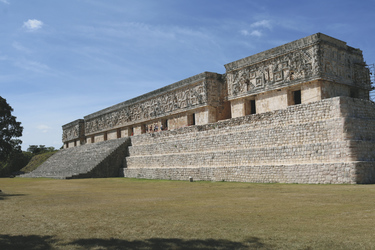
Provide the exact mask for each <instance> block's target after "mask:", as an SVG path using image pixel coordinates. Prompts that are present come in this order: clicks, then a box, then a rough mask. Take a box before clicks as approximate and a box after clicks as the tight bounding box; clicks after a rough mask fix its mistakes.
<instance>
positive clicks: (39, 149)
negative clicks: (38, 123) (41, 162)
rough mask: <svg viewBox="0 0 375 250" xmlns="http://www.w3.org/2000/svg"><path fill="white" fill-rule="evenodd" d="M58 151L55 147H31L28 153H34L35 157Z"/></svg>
mask: <svg viewBox="0 0 375 250" xmlns="http://www.w3.org/2000/svg"><path fill="white" fill-rule="evenodd" d="M55 150H56V149H55V148H54V147H46V146H45V145H39V146H38V145H29V148H28V149H27V152H30V153H32V154H33V155H37V154H43V153H46V152H53V151H55Z"/></svg>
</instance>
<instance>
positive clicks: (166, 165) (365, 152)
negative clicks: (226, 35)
mask: <svg viewBox="0 0 375 250" xmlns="http://www.w3.org/2000/svg"><path fill="white" fill-rule="evenodd" d="M126 165H127V168H124V176H125V177H133V178H148V179H172V180H188V179H189V177H193V179H194V180H209V181H241V182H263V183H269V182H280V183H325V184H340V183H347V184H354V183H374V182H375V105H374V104H373V103H371V102H370V101H366V100H361V99H355V98H349V97H335V98H330V99H325V100H322V101H318V102H314V103H310V104H301V105H294V106H290V107H288V108H287V109H283V110H277V111H272V112H266V113H262V114H254V115H248V116H245V117H238V118H232V119H228V120H224V121H219V122H217V123H212V124H207V125H199V126H191V127H186V128H181V129H178V130H174V131H162V132H159V133H153V134H143V135H139V136H134V137H132V146H130V147H129V157H127V158H126Z"/></svg>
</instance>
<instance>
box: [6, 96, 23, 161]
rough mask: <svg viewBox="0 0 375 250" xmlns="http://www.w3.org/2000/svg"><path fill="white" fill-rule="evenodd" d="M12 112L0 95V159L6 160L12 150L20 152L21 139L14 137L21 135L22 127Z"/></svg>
mask: <svg viewBox="0 0 375 250" xmlns="http://www.w3.org/2000/svg"><path fill="white" fill-rule="evenodd" d="M12 112H13V109H12V107H11V106H10V105H9V104H8V103H7V101H6V100H5V99H4V98H2V97H1V96H0V161H4V160H7V159H8V157H9V156H10V154H11V153H12V152H14V151H16V152H21V143H22V141H21V140H19V139H16V138H17V137H21V136H22V131H23V127H22V126H21V123H20V122H17V121H16V117H15V116H12Z"/></svg>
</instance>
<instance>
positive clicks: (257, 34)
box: [250, 30, 263, 37]
mask: <svg viewBox="0 0 375 250" xmlns="http://www.w3.org/2000/svg"><path fill="white" fill-rule="evenodd" d="M262 35H263V34H262V32H260V31H259V30H253V31H252V32H251V33H250V36H257V37H261V36H262Z"/></svg>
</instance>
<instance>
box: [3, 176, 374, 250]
mask: <svg viewBox="0 0 375 250" xmlns="http://www.w3.org/2000/svg"><path fill="white" fill-rule="evenodd" d="M0 189H2V191H3V192H2V193H0V211H1V213H2V215H1V217H0V249H18V247H23V248H27V249H48V248H50V249H59V248H61V249H66V248H68V249H192V248H197V249H199V248H201V249H254V248H258V249H371V248H372V247H373V246H374V245H375V239H374V237H373V225H374V224H375V207H374V201H375V200H374V199H375V198H374V197H375V186H374V185H284V184H249V183H228V182H216V183H215V182H193V183H189V182H181V181H155V180H134V179H125V178H107V179H83V180H51V179H26V178H25V179H24V178H16V179H0Z"/></svg>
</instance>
